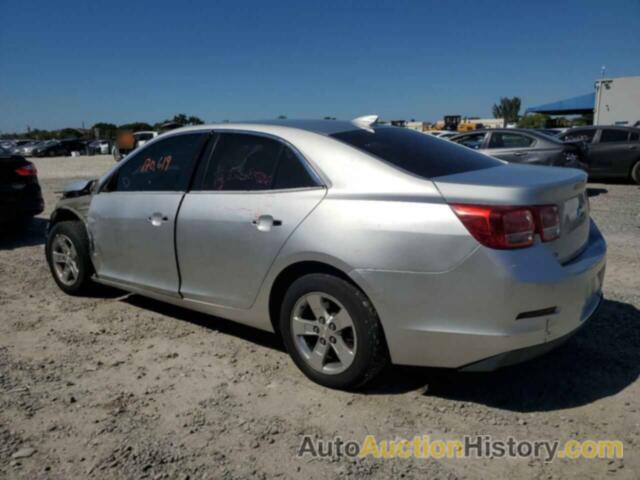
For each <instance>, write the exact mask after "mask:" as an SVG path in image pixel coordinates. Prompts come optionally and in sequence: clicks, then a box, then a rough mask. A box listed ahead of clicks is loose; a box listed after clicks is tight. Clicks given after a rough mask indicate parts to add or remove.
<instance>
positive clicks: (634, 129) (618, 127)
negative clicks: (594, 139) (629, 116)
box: [564, 125, 640, 133]
mask: <svg viewBox="0 0 640 480" xmlns="http://www.w3.org/2000/svg"><path fill="white" fill-rule="evenodd" d="M598 128H600V129H602V128H613V129H615V130H629V131H631V132H638V131H640V128H638V127H628V126H624V125H585V126H583V127H571V128H569V129H568V130H567V131H566V132H564V133H570V132H571V130H597V129H598Z"/></svg>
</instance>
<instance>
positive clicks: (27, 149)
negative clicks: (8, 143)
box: [13, 140, 42, 157]
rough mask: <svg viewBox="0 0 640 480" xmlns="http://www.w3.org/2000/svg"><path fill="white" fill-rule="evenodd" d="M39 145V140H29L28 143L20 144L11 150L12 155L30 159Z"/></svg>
mask: <svg viewBox="0 0 640 480" xmlns="http://www.w3.org/2000/svg"><path fill="white" fill-rule="evenodd" d="M41 143H42V142H41V141H40V140H31V141H30V142H26V143H22V144H20V145H17V146H16V147H15V148H14V149H13V153H15V154H16V155H22V156H23V157H31V156H32V155H33V151H34V150H35V149H36V148H37V147H38V145H40V144H41Z"/></svg>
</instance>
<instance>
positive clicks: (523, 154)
mask: <svg viewBox="0 0 640 480" xmlns="http://www.w3.org/2000/svg"><path fill="white" fill-rule="evenodd" d="M528 153H529V152H515V153H514V155H515V156H516V157H524V156H525V155H528Z"/></svg>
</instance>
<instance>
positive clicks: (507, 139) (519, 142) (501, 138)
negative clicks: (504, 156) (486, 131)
mask: <svg viewBox="0 0 640 480" xmlns="http://www.w3.org/2000/svg"><path fill="white" fill-rule="evenodd" d="M533 142H534V140H533V138H531V137H527V136H526V135H520V134H518V133H492V134H491V140H489V148H527V147H530V146H531V145H532V144H533Z"/></svg>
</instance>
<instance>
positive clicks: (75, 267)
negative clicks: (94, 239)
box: [45, 221, 93, 295]
mask: <svg viewBox="0 0 640 480" xmlns="http://www.w3.org/2000/svg"><path fill="white" fill-rule="evenodd" d="M45 253H46V256H47V263H48V264H49V269H50V270H51V275H53V279H54V280H55V282H56V283H57V284H58V287H60V289H61V290H62V291H64V292H65V293H67V294H69V295H82V294H84V293H87V292H88V291H89V290H90V288H91V286H92V281H91V275H92V274H93V265H92V263H91V259H90V257H89V238H88V237H87V231H86V230H85V228H84V225H83V224H82V223H81V222H79V221H65V222H60V223H56V224H55V225H54V226H53V228H52V229H51V231H50V232H49V235H48V236H47V244H46V247H45Z"/></svg>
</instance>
